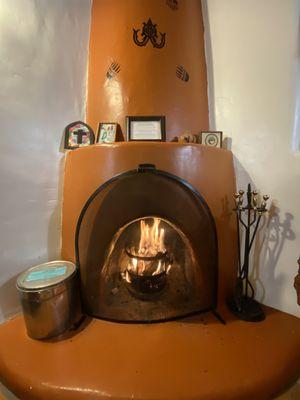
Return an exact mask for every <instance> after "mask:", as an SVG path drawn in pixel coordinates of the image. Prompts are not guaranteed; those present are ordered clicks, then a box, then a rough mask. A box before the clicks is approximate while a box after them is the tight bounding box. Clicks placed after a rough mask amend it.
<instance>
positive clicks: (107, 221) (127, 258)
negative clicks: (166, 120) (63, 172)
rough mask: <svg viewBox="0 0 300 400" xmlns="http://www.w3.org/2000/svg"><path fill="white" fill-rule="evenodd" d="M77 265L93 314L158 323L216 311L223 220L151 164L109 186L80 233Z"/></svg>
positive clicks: (83, 217) (86, 211)
mask: <svg viewBox="0 0 300 400" xmlns="http://www.w3.org/2000/svg"><path fill="white" fill-rule="evenodd" d="M76 261H77V265H78V267H79V270H80V275H81V283H82V300H83V304H84V308H85V310H86V312H87V313H88V314H89V315H92V316H94V317H98V318H104V319H109V320H114V321H123V322H155V321H163V320H169V319H174V318H178V317H182V316H186V315H190V314H193V313H196V312H203V311H208V310H214V309H215V307H216V304H217V284H218V246H217V235H216V228H215V221H214V218H213V216H212V214H211V212H210V209H209V207H208V205H207V203H206V202H205V200H204V198H203V197H202V196H201V195H200V193H198V192H197V191H196V189H195V188H193V187H192V186H191V185H190V184H189V183H188V182H186V181H184V180H183V179H180V178H179V177H178V176H175V175H172V174H170V173H167V172H165V171H161V170H158V169H156V168H155V166H154V165H151V164H142V165H139V166H138V168H137V169H135V170H131V171H127V172H125V173H122V174H120V175H118V176H115V177H113V178H112V179H110V180H108V181H107V182H105V183H104V184H103V185H101V186H100V187H99V188H98V189H97V190H96V191H95V192H94V193H93V194H92V195H91V196H90V198H89V199H88V200H87V202H86V204H85V206H84V208H83V210H82V212H81V214H80V217H79V220H78V224H77V229H76Z"/></svg>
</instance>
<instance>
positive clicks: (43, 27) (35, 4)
mask: <svg viewBox="0 0 300 400" xmlns="http://www.w3.org/2000/svg"><path fill="white" fill-rule="evenodd" d="M90 9H91V0H51V1H50V0H1V2H0V54H1V58H0V60H1V61H0V105H1V111H0V113H1V144H0V221H1V228H0V321H1V319H5V318H7V317H9V316H10V315H11V314H13V313H14V312H15V311H16V309H18V299H17V295H16V291H15V288H14V286H15V279H16V275H18V274H19V273H20V272H21V271H22V270H24V269H25V268H27V267H29V266H31V265H35V264H37V263H40V262H44V261H47V260H48V259H55V258H56V257H58V256H59V247H60V201H59V200H60V186H61V178H62V175H61V173H62V153H60V152H59V149H60V144H61V139H62V133H63V128H64V127H65V126H66V125H67V123H69V122H72V121H74V120H77V119H82V118H83V117H84V112H85V88H86V71H87V51H88V39H89V27H90V12H91V11H90Z"/></svg>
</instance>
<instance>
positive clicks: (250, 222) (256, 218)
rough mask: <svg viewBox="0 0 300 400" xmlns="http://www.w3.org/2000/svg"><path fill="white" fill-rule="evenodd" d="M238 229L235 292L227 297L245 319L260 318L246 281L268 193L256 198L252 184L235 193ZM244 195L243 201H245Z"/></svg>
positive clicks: (259, 312)
mask: <svg viewBox="0 0 300 400" xmlns="http://www.w3.org/2000/svg"><path fill="white" fill-rule="evenodd" d="M234 196H235V203H236V207H235V208H234V211H235V212H236V220H237V231H238V251H239V258H238V278H237V282H236V286H235V291H234V295H233V296H232V298H231V299H229V302H228V305H229V308H230V310H231V311H232V312H233V313H234V314H235V315H236V316H238V317H239V318H240V319H242V320H245V321H252V322H257V321H262V320H263V319H264V318H265V314H264V312H263V310H262V308H261V306H260V304H259V303H258V302H257V301H256V300H254V294H255V292H254V288H253V285H252V284H251V282H250V280H249V258H250V252H251V249H252V246H253V243H254V239H255V236H256V233H257V230H258V227H259V224H260V222H261V218H262V216H263V214H264V213H265V212H266V211H267V208H266V206H267V201H268V199H269V196H267V195H264V196H263V197H262V200H261V201H259V198H258V192H257V191H256V190H253V191H252V190H251V185H250V184H249V185H248V189H247V192H246V196H245V192H244V191H243V190H239V192H238V193H236V194H235V195H234ZM244 198H246V201H245V203H244ZM242 229H244V230H245V235H244V252H243V256H244V257H243V263H242V261H241V235H240V232H241V230H242Z"/></svg>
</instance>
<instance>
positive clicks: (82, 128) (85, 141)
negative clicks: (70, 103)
mask: <svg viewBox="0 0 300 400" xmlns="http://www.w3.org/2000/svg"><path fill="white" fill-rule="evenodd" d="M94 142H95V135H94V132H93V130H92V128H91V127H90V126H88V125H87V124H85V123H84V122H82V121H76V122H72V123H71V124H69V125H67V126H66V127H65V145H64V148H65V149H78V148H79V147H85V146H89V145H90V144H94Z"/></svg>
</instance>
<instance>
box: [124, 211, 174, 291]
mask: <svg viewBox="0 0 300 400" xmlns="http://www.w3.org/2000/svg"><path fill="white" fill-rule="evenodd" d="M160 222H161V220H160V219H159V218H153V224H152V225H149V224H147V223H146V221H145V220H142V219H141V221H140V230H141V236H140V240H139V246H138V248H137V249H136V248H131V249H129V251H130V254H131V255H132V257H131V258H130V261H129V264H128V267H127V271H126V272H125V276H124V278H125V279H126V281H127V282H128V283H130V282H131V279H130V274H129V272H131V273H134V274H136V275H148V276H151V275H158V274H160V273H162V272H166V273H168V272H169V271H170V268H171V265H167V261H166V259H167V257H166V247H165V243H164V239H165V230H164V229H163V228H160ZM147 258H148V259H147Z"/></svg>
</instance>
